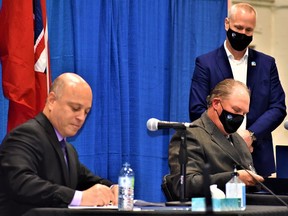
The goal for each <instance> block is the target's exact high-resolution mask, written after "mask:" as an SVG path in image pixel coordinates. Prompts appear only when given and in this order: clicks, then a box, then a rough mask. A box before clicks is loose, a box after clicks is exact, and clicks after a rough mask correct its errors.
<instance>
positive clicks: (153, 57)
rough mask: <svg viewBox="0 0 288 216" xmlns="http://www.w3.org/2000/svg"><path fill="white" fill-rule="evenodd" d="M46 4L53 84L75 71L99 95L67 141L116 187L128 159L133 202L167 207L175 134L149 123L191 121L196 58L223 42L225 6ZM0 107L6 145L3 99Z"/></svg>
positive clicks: (123, 1) (97, 0)
mask: <svg viewBox="0 0 288 216" xmlns="http://www.w3.org/2000/svg"><path fill="white" fill-rule="evenodd" d="M46 1H47V13H48V26H49V43H50V44H49V45H50V55H51V70H52V78H53V79H54V78H55V77H57V76H58V75H59V74H61V73H63V72H66V71H72V72H75V73H77V74H79V75H81V76H82V77H83V78H84V79H86V80H87V81H88V82H89V84H90V85H91V87H92V90H93V93H94V95H93V108H92V111H91V113H90V114H89V116H88V119H87V121H86V123H85V125H84V126H83V128H82V129H81V131H80V133H79V134H78V135H77V136H75V137H73V138H71V139H70V141H71V142H72V143H73V144H74V145H75V146H76V148H77V149H78V151H79V156H80V160H81V161H82V162H83V163H84V164H86V165H87V166H88V167H89V168H90V169H91V170H92V171H93V172H95V173H96V174H98V175H101V176H103V177H106V178H109V179H111V180H113V181H114V182H117V177H118V173H119V171H120V168H121V165H122V163H124V162H125V161H128V162H130V164H131V166H132V168H133V169H134V171H135V175H136V176H135V178H136V180H135V181H136V182H135V198H136V199H144V200H147V201H164V200H165V199H164V196H163V194H162V192H161V188H160V185H161V179H162V176H163V175H164V174H166V173H167V172H168V171H169V170H168V162H167V157H168V144H169V140H170V138H171V136H172V134H173V133H174V131H173V130H162V131H157V132H150V131H147V129H146V122H147V120H148V119H149V118H151V117H155V118H158V119H160V120H168V121H169V120H170V121H189V117H188V116H189V114H188V99H189V89H190V82H191V77H192V74H193V69H194V61H195V57H196V56H198V55H199V54H202V53H205V52H208V51H210V50H212V49H214V48H216V47H218V46H219V45H220V44H221V43H223V40H224V39H225V31H224V25H223V22H224V18H225V17H226V13H227V0H81V1H80V0H74V1H69V0H60V1H59V0H46ZM1 2H2V0H0V4H1ZM0 70H1V68H0ZM1 73H2V72H1ZM1 81H2V80H1ZM0 107H1V109H0V116H1V118H0V121H1V128H0V129H1V131H0V138H1V139H2V138H3V137H4V136H5V133H6V123H7V100H6V99H5V98H4V97H3V93H2V94H1V95H0Z"/></svg>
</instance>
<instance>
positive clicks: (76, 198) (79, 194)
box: [54, 128, 83, 206]
mask: <svg viewBox="0 0 288 216" xmlns="http://www.w3.org/2000/svg"><path fill="white" fill-rule="evenodd" d="M54 130H55V133H56V136H57V138H58V141H59V142H61V141H62V140H63V139H64V140H65V141H66V137H63V136H62V135H61V134H60V133H59V132H58V131H57V130H56V129H55V128H54ZM82 193H83V192H82V191H78V190H75V194H74V196H73V199H72V201H71V203H70V204H69V205H71V206H79V205H80V203H81V200H82Z"/></svg>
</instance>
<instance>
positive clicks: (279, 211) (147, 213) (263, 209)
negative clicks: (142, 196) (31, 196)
mask: <svg viewBox="0 0 288 216" xmlns="http://www.w3.org/2000/svg"><path fill="white" fill-rule="evenodd" d="M168 214H169V215H170V216H184V215H185V216H186V215H212V214H206V213H205V212H192V211H188V210H171V208H169V209H165V207H163V209H162V210H160V209H159V208H158V210H155V211H151V210H142V211H130V212H128V211H118V210H108V209H107V210H100V209H97V210H93V209H65V208H39V209H32V210H30V211H29V212H27V213H26V214H25V215H24V216H60V215H61V216H63V215H72V216H73V215H74V216H76V215H77V216H88V215H91V216H93V215H101V216H124V215H125V216H140V215H144V216H164V215H168ZM213 215H225V216H236V215H237V216H238V215H239V216H245V215H261V216H270V215H272V216H276V215H279V216H282V215H287V216H288V208H287V207H283V206H259V205H256V206H255V205H249V206H247V208H246V210H245V211H235V212H214V213H213Z"/></svg>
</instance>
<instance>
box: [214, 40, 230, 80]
mask: <svg viewBox="0 0 288 216" xmlns="http://www.w3.org/2000/svg"><path fill="white" fill-rule="evenodd" d="M216 63H217V65H218V68H219V72H220V73H221V75H222V78H223V80H224V79H226V78H234V77H233V73H232V69H231V66H230V63H229V60H228V57H227V53H226V51H225V48H224V45H222V46H221V47H220V48H219V49H218V52H217V62H216Z"/></svg>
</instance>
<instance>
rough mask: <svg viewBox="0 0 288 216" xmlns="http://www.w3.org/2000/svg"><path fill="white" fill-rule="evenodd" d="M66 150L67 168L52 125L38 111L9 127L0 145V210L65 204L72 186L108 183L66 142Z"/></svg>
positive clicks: (15, 212)
mask: <svg viewBox="0 0 288 216" xmlns="http://www.w3.org/2000/svg"><path fill="white" fill-rule="evenodd" d="M67 154H68V161H69V171H68V169H67V166H66V164H65V160H64V157H63V153H62V150H61V147H60V143H59V141H58V139H57V136H56V133H55V131H54V128H53V127H52V125H51V123H50V122H49V120H48V119H47V118H46V116H45V115H44V114H42V113H40V114H39V115H38V116H36V117H35V118H34V119H31V120H29V121H28V122H26V123H24V124H23V125H21V126H19V127H17V128H16V129H14V130H13V131H11V133H9V134H8V135H7V136H6V137H5V138H4V140H3V142H2V145H1V146H0V175H1V178H0V212H1V213H0V214H1V215H2V216H4V215H13V216H15V215H20V214H22V213H23V212H25V211H27V210H29V209H30V208H33V207H65V206H66V207H67V205H68V204H69V203H70V202H71V201H72V198H73V196H74V193H75V190H76V189H77V190H84V189H87V188H89V187H91V186H92V185H94V184H96V183H101V184H105V185H107V186H111V185H112V183H111V182H110V181H108V180H105V179H103V178H100V177H99V176H95V175H93V174H92V173H91V172H90V171H89V170H88V169H87V168H86V167H85V166H84V165H83V164H81V163H80V161H79V159H78V155H77V152H76V150H75V149H74V147H73V146H72V145H71V144H69V143H67Z"/></svg>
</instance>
